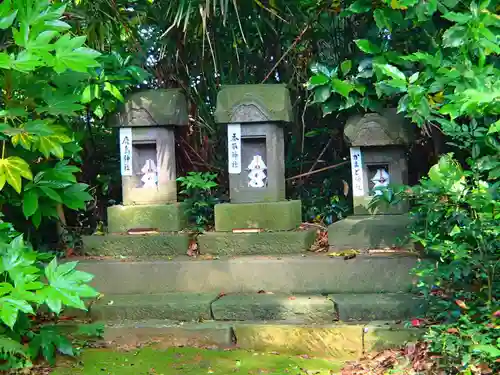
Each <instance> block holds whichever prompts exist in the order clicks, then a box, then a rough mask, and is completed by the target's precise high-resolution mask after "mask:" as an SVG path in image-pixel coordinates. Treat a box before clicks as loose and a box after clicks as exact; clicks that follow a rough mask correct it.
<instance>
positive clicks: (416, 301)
mask: <svg viewBox="0 0 500 375" xmlns="http://www.w3.org/2000/svg"><path fill="white" fill-rule="evenodd" d="M422 302H423V300H422V299H421V298H417V297H414V296H413V295H411V294H406V293H384V294H362V295H351V294H347V295H339V294H333V295H328V296H322V295H303V294H299V295H291V294H284V293H278V294H263V293H252V294H250V293H245V294H230V295H223V296H221V295H217V294H215V293H166V294H140V295H134V294H129V295H127V294H119V295H107V296H104V297H103V298H101V299H100V300H99V301H97V302H96V303H94V304H92V305H91V306H90V308H89V312H88V313H82V312H80V311H73V310H71V311H68V312H67V314H66V315H69V316H71V315H74V316H78V317H82V316H83V315H90V317H91V318H92V319H94V320H101V321H122V320H131V321H136V320H151V319H159V320H162V319H166V320H175V321H185V322H191V321H205V320H216V321H289V322H300V323H315V324H320V323H332V322H334V321H338V320H340V321H343V322H353V321H367V320H382V319H391V320H403V319H409V318H412V317H414V316H416V315H417V313H418V312H419V311H420V310H421V309H422V307H421V305H423V303H422Z"/></svg>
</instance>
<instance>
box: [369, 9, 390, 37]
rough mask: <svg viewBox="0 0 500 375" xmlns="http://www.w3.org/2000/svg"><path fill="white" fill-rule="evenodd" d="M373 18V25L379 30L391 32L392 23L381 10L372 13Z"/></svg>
mask: <svg viewBox="0 0 500 375" xmlns="http://www.w3.org/2000/svg"><path fill="white" fill-rule="evenodd" d="M373 18H374V19H375V23H376V24H377V27H378V28H379V30H381V31H383V30H385V29H387V30H388V31H392V22H391V20H390V19H389V18H387V16H386V14H385V12H384V10H383V9H381V8H378V9H375V11H374V12H373Z"/></svg>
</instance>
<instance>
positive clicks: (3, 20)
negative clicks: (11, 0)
mask: <svg viewBox="0 0 500 375" xmlns="http://www.w3.org/2000/svg"><path fill="white" fill-rule="evenodd" d="M16 16H17V10H13V11H11V12H9V13H8V14H7V15H4V14H2V16H1V17H0V29H2V30H5V29H8V28H9V27H11V26H12V23H13V22H14V20H15V19H16Z"/></svg>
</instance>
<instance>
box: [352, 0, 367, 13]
mask: <svg viewBox="0 0 500 375" xmlns="http://www.w3.org/2000/svg"><path fill="white" fill-rule="evenodd" d="M371 9H372V3H371V1H369V0H356V1H355V2H354V3H352V4H351V5H350V6H349V8H348V10H349V11H350V12H352V13H354V14H360V13H366V12H369V11H370V10H371Z"/></svg>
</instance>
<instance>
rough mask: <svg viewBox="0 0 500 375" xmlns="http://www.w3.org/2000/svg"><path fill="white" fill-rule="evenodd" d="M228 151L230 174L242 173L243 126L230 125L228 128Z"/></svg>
mask: <svg viewBox="0 0 500 375" xmlns="http://www.w3.org/2000/svg"><path fill="white" fill-rule="evenodd" d="M227 146H228V147H227V149H228V158H227V160H228V164H229V173H231V174H240V173H241V126H240V124H229V125H228V126H227Z"/></svg>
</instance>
